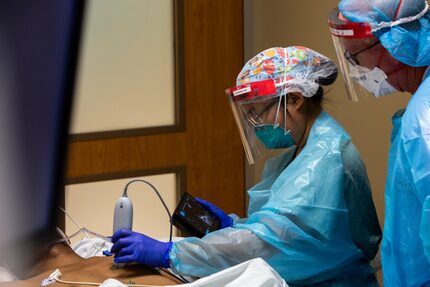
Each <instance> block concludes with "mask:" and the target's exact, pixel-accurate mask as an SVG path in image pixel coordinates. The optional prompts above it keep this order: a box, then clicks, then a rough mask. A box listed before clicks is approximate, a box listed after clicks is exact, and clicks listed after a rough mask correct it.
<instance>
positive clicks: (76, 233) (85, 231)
mask: <svg viewBox="0 0 430 287" xmlns="http://www.w3.org/2000/svg"><path fill="white" fill-rule="evenodd" d="M58 208H59V209H60V210H61V211H62V212H64V214H65V215H66V216H67V217H68V218H69V219H70V220H71V221H72V222H73V223H74V224H75V225H76V226H77V227H78V228H79V230H78V231H77V232H75V233H74V234H72V235H70V236H68V237H67V239H70V238H72V237H74V236H76V235H78V234H79V233H80V232H83V233H84V234H85V235H86V236H87V237H88V240H89V241H90V243H91V244H92V245H93V246H94V248H95V249H97V250H98V251H104V250H103V249H102V248H100V247H98V246H97V245H96V244H95V243H94V242H93V241H92V240H91V238H90V236H89V235H88V233H87V230H86V229H85V228H84V227H82V226H81V225H80V224H79V223H78V222H77V221H76V220H74V219H73V217H72V216H71V215H69V214H68V213H67V212H66V210H64V208H62V207H58ZM63 234H64V233H63Z"/></svg>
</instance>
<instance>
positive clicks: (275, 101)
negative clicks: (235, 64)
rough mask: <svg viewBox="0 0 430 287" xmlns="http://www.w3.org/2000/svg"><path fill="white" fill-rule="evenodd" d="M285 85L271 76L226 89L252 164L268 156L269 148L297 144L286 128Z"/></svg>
mask: <svg viewBox="0 0 430 287" xmlns="http://www.w3.org/2000/svg"><path fill="white" fill-rule="evenodd" d="M283 86H285V84H283V83H281V84H275V81H274V80H273V79H269V80H264V81H258V82H251V83H248V84H245V85H240V86H237V87H233V88H230V89H227V90H226V94H227V96H228V98H229V101H230V104H231V108H232V110H233V115H234V118H235V120H236V124H237V126H238V128H239V133H240V137H241V139H242V143H243V146H244V149H245V153H246V156H247V159H248V162H249V164H254V162H255V161H256V160H257V159H259V158H262V157H264V156H265V155H266V153H267V152H268V149H276V148H287V147H291V146H293V145H294V144H295V143H294V140H293V139H292V136H291V134H290V133H291V132H290V131H289V130H287V129H286V127H285V122H286V119H285V116H286V113H285V112H284V111H285V110H286V104H287V103H286V97H287V96H286V95H283V96H279V94H280V93H279V91H280V89H284V88H283ZM277 92H278V93H277ZM283 99H284V100H283Z"/></svg>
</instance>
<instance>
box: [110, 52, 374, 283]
mask: <svg viewBox="0 0 430 287" xmlns="http://www.w3.org/2000/svg"><path fill="white" fill-rule="evenodd" d="M336 76H337V67H336V65H335V63H334V62H333V61H332V60H330V59H328V58H327V57H325V56H323V55H321V54H319V53H317V52H315V51H313V50H311V49H308V48H305V47H288V48H270V49H267V50H265V51H263V52H261V53H259V54H258V55H256V56H255V57H253V58H252V59H251V60H250V61H249V62H248V63H246V65H245V66H244V68H243V69H242V71H241V72H240V74H239V76H238V78H237V85H238V86H236V87H234V88H231V89H228V90H227V91H226V92H227V95H228V99H229V100H230V103H231V106H232V109H233V114H234V115H235V118H236V122H237V124H238V127H239V131H240V134H241V138H242V140H243V144H244V146H245V150H246V152H247V155H248V159H249V160H250V162H253V161H254V160H256V159H258V158H259V157H260V156H264V155H265V152H266V151H267V150H274V149H279V151H281V153H280V155H277V156H275V157H273V158H270V159H269V160H267V162H266V165H265V169H264V172H263V176H262V178H263V179H262V180H261V182H259V183H258V184H257V185H255V186H254V187H252V188H251V189H250V190H249V191H248V194H249V208H248V217H247V218H238V217H237V216H235V215H227V214H225V213H224V212H223V211H222V210H220V209H219V208H218V207H216V206H214V205H213V204H211V203H209V202H207V201H204V200H201V199H200V200H199V201H200V203H201V204H202V205H203V206H204V207H206V208H207V209H208V210H209V211H211V212H212V213H213V214H214V215H215V216H217V217H218V218H219V219H220V220H221V222H222V224H221V225H222V226H221V227H222V229H220V230H217V231H214V232H212V233H209V234H207V235H206V236H205V237H203V238H201V239H199V238H195V237H189V238H185V239H183V240H181V241H179V242H174V243H170V242H167V243H165V242H160V241H157V240H154V239H152V238H150V237H147V236H145V235H143V234H139V233H136V232H133V231H128V230H120V231H117V232H116V233H115V234H114V235H113V237H112V242H113V243H114V245H113V247H112V252H113V253H115V254H116V255H115V261H116V262H118V263H124V262H140V263H142V264H146V265H150V266H162V267H171V268H172V269H173V270H174V271H175V272H177V273H179V274H181V275H192V276H197V277H203V276H207V275H210V274H213V273H215V272H217V271H220V270H223V269H226V268H228V267H231V266H233V265H236V264H239V263H241V262H244V261H247V260H250V259H253V258H256V257H261V258H263V259H264V260H265V261H266V262H268V263H269V264H270V265H271V266H272V267H273V268H274V269H275V270H276V271H277V272H278V273H279V274H280V275H281V276H282V277H283V278H284V279H285V280H286V281H287V282H288V284H290V285H291V286H296V285H297V286H302V285H312V286H376V280H375V277H374V274H373V270H372V268H370V266H369V261H370V260H371V259H372V258H374V256H375V254H376V253H377V251H378V245H379V242H380V238H381V230H380V227H379V223H378V219H377V215H376V212H375V208H374V204H373V201H372V195H371V190H370V186H369V181H368V178H367V174H366V170H365V167H364V165H363V162H362V160H361V158H360V156H359V153H358V151H357V149H356V148H355V146H354V145H353V143H352V142H351V138H350V136H349V135H348V134H347V133H346V131H345V130H344V129H343V128H342V127H341V126H340V125H339V124H338V123H337V122H336V121H335V120H334V119H333V118H332V117H331V116H330V115H329V114H327V113H326V112H324V111H323V110H322V108H321V102H322V99H323V88H322V85H330V84H332V83H333V82H334V81H335V79H336Z"/></svg>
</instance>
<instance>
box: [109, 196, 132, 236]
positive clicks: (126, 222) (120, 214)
mask: <svg viewBox="0 0 430 287" xmlns="http://www.w3.org/2000/svg"><path fill="white" fill-rule="evenodd" d="M132 228H133V204H132V203H131V200H130V198H128V197H127V194H123V195H122V196H121V197H120V198H119V199H118V200H117V201H116V203H115V212H114V216H113V233H115V232H116V231H117V230H119V229H129V230H132Z"/></svg>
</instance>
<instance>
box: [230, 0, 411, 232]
mask: <svg viewBox="0 0 430 287" xmlns="http://www.w3.org/2000/svg"><path fill="white" fill-rule="evenodd" d="M337 3H338V0H324V1H317V0H287V1H286V0H245V57H246V60H248V59H249V58H250V57H252V56H254V55H255V54H257V53H258V52H260V51H262V50H264V49H266V48H269V47H274V46H291V45H303V46H307V47H309V48H312V49H314V50H316V51H318V52H320V53H322V54H324V55H326V56H328V57H329V58H331V59H334V60H336V62H337V59H336V55H335V51H334V48H333V45H332V40H331V36H330V32H329V29H328V26H327V14H328V12H329V11H330V9H331V8H333V7H335V6H336V5H337ZM238 72H239V71H238ZM326 99H327V100H328V103H327V104H326V105H325V109H326V111H328V112H329V113H330V114H331V115H333V116H334V117H335V118H336V119H337V120H338V121H339V122H340V123H341V124H342V125H343V126H344V128H345V129H346V130H347V131H348V132H349V134H350V135H351V137H352V139H353V142H354V143H355V145H356V146H357V148H358V150H359V151H360V153H361V155H362V157H363V160H364V162H365V163H366V166H367V171H368V174H369V178H370V181H371V184H372V188H373V197H374V200H375V203H376V207H377V211H378V216H379V220H380V222H381V224H383V216H384V185H385V177H386V174H387V160H388V149H389V143H390V132H391V116H392V114H393V113H394V112H395V111H396V110H397V109H399V108H401V107H405V106H406V104H407V100H408V99H409V96H408V95H406V94H396V95H391V96H389V97H385V98H381V99H378V100H376V99H373V98H370V97H369V98H368V99H366V100H364V101H361V102H359V103H352V102H350V101H349V100H348V99H347V95H346V92H345V89H344V85H343V80H342V78H341V76H339V79H338V81H337V82H336V84H335V85H334V86H333V87H332V88H331V89H330V90H329V93H328V94H327V95H326ZM260 169H261V167H260V166H257V167H256V168H254V169H250V170H248V178H247V183H248V186H249V185H251V184H252V182H256V181H257V180H258V178H259V174H260Z"/></svg>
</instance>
